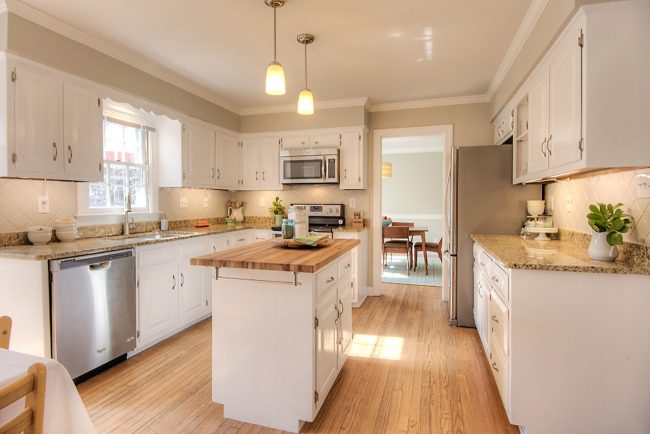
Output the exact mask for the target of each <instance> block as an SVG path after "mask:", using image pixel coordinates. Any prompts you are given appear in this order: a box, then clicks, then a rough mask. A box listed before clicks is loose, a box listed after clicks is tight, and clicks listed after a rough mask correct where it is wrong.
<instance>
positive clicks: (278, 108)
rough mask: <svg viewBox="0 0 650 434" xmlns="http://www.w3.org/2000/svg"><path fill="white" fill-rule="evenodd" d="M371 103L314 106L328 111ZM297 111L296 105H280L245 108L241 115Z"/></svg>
mask: <svg viewBox="0 0 650 434" xmlns="http://www.w3.org/2000/svg"><path fill="white" fill-rule="evenodd" d="M368 104H369V101H368V98H367V97H361V98H348V99H333V100H326V101H318V100H316V102H315V103H314V106H315V108H316V109H317V110H326V109H334V108H344V107H366V106H368ZM295 111H296V104H279V105H268V106H259V107H245V108H242V109H240V110H239V114H240V115H242V116H250V115H263V114H269V113H291V112H295Z"/></svg>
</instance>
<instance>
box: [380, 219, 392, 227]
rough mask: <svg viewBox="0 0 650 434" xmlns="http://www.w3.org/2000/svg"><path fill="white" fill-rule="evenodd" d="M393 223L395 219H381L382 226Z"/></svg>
mask: <svg viewBox="0 0 650 434" xmlns="http://www.w3.org/2000/svg"><path fill="white" fill-rule="evenodd" d="M392 224H393V221H392V220H391V219H388V220H382V221H381V225H382V226H390V225H392Z"/></svg>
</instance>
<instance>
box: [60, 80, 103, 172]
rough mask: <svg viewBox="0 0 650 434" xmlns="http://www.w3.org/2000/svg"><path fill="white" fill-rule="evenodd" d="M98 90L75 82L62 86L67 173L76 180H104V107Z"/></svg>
mask: <svg viewBox="0 0 650 434" xmlns="http://www.w3.org/2000/svg"><path fill="white" fill-rule="evenodd" d="M101 101H102V99H101V96H100V94H99V93H98V92H96V91H93V90H90V89H86V88H83V87H80V86H76V85H74V84H70V83H65V84H64V86H63V145H64V149H63V151H64V155H65V163H64V164H65V173H66V174H67V175H69V176H71V177H72V178H73V179H75V180H77V181H82V180H83V181H102V180H103V178H104V174H103V159H104V158H103V136H104V131H103V118H104V116H103V109H102V102H101Z"/></svg>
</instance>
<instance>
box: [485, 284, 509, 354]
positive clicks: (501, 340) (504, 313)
mask: <svg viewBox="0 0 650 434" xmlns="http://www.w3.org/2000/svg"><path fill="white" fill-rule="evenodd" d="M488 315H489V317H490V320H489V324H490V325H489V327H490V342H494V343H495V344H496V345H498V346H499V348H500V349H501V351H503V353H504V354H506V355H507V354H509V351H508V347H509V346H510V345H509V332H508V330H509V324H508V321H509V318H508V317H509V312H508V306H506V304H505V303H504V302H503V301H502V300H501V297H499V294H497V292H496V291H492V292H491V293H490V304H489V306H488Z"/></svg>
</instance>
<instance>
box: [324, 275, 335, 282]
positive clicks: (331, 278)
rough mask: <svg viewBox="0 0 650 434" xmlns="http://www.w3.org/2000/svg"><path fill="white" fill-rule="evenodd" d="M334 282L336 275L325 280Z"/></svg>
mask: <svg viewBox="0 0 650 434" xmlns="http://www.w3.org/2000/svg"><path fill="white" fill-rule="evenodd" d="M332 282H334V276H332V277H330V278H329V279H327V280H326V281H325V283H332Z"/></svg>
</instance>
